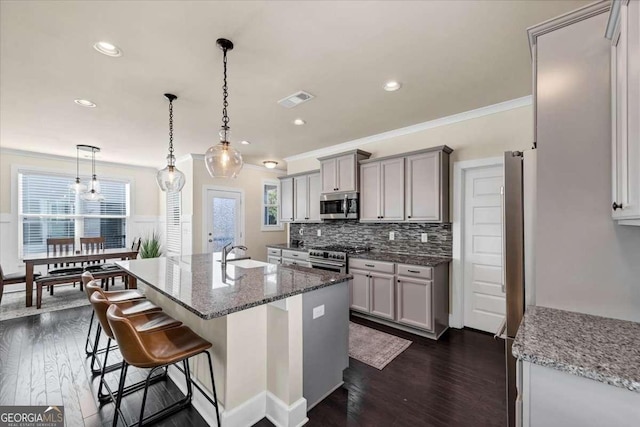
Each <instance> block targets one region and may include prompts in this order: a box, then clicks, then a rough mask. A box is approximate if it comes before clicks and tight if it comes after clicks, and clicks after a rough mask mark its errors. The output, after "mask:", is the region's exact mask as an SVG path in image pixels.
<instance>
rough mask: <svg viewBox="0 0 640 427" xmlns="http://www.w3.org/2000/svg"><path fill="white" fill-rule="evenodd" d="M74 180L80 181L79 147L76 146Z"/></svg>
mask: <svg viewBox="0 0 640 427" xmlns="http://www.w3.org/2000/svg"><path fill="white" fill-rule="evenodd" d="M76 178H78V179H80V147H78V146H77V145H76Z"/></svg>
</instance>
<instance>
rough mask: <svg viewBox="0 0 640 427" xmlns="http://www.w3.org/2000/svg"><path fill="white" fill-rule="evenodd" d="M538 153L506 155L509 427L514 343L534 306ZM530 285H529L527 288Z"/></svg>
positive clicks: (514, 403)
mask: <svg viewBox="0 0 640 427" xmlns="http://www.w3.org/2000/svg"><path fill="white" fill-rule="evenodd" d="M535 174H536V152H535V150H527V151H525V152H521V151H507V152H506V153H505V155H504V187H503V266H504V269H503V274H504V278H503V286H504V288H505V292H506V316H505V322H504V324H503V326H502V327H501V330H500V331H498V335H500V336H501V337H502V338H503V339H504V341H505V359H506V373H507V384H506V385H507V408H508V409H507V425H509V426H515V425H516V418H518V417H519V412H520V405H519V403H520V401H519V400H518V391H517V363H516V359H515V357H513V355H512V354H511V347H512V346H513V340H514V339H515V337H516V333H517V332H518V326H519V325H520V322H521V320H522V317H523V315H524V309H525V305H528V304H533V303H534V301H533V271H534V269H533V266H532V262H533V260H532V255H533V245H534V243H535V242H534V237H535V236H534V233H533V228H534V224H535ZM525 284H526V285H525Z"/></svg>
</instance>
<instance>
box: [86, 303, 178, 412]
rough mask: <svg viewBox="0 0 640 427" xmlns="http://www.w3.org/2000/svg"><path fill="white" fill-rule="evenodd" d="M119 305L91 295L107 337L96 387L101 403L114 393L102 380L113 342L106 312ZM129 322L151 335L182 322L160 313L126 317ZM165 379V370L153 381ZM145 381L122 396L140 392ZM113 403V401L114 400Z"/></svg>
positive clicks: (118, 365)
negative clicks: (104, 390) (98, 381)
mask: <svg viewBox="0 0 640 427" xmlns="http://www.w3.org/2000/svg"><path fill="white" fill-rule="evenodd" d="M119 304H121V303H114V302H112V301H109V300H108V299H107V298H105V296H104V295H102V294H101V293H99V292H94V293H93V295H91V305H92V306H93V311H94V312H95V314H96V316H97V317H98V321H99V323H100V326H101V327H102V330H103V331H104V333H105V335H106V336H107V347H106V351H105V354H104V361H103V363H102V369H101V372H100V385H99V387H98V399H99V400H100V401H101V402H106V401H110V400H114V393H113V392H112V391H111V389H110V388H109V385H108V384H107V383H106V381H105V380H104V375H105V374H106V373H107V372H109V367H108V366H107V364H108V360H109V350H110V349H111V341H112V340H113V332H112V330H111V327H110V326H109V322H108V321H107V310H108V309H109V307H111V306H112V305H119ZM128 319H129V321H130V322H131V324H132V325H133V327H134V328H135V330H136V331H137V332H138V333H152V332H157V331H162V330H165V329H170V328H175V327H178V326H180V325H182V322H179V321H178V320H176V319H174V318H173V317H171V316H168V315H166V314H165V313H164V312H162V311H155V312H149V313H144V314H137V315H132V316H129V317H128ZM115 366H117V367H120V366H121V365H120V364H115ZM163 378H166V370H165V372H164V373H163V374H162V375H160V376H157V377H156V378H155V380H156V381H157V380H158V379H163ZM145 383H146V382H145V381H141V382H139V383H137V384H133V385H131V386H129V387H127V388H126V390H124V391H122V393H124V395H126V394H129V393H132V392H134V391H137V390H140V389H141V388H143V387H144V386H145ZM103 386H104V387H105V388H106V389H107V394H103V393H102V387H103ZM115 395H117V393H116V394H115ZM114 401H115V400H114Z"/></svg>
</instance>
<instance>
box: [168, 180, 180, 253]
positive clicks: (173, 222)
mask: <svg viewBox="0 0 640 427" xmlns="http://www.w3.org/2000/svg"><path fill="white" fill-rule="evenodd" d="M166 194H167V255H180V254H181V247H182V230H181V229H180V192H176V191H171V192H167V193H166Z"/></svg>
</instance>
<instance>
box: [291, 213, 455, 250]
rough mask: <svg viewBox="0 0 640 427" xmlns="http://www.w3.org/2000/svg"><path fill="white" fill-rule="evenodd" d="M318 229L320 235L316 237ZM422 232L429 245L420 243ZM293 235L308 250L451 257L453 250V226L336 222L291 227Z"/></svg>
mask: <svg viewBox="0 0 640 427" xmlns="http://www.w3.org/2000/svg"><path fill="white" fill-rule="evenodd" d="M318 230H320V234H321V236H318V235H317V232H318ZM301 231H302V234H300V232H301ZM390 231H393V232H394V234H395V236H394V240H389V232H390ZM421 233H427V236H428V242H426V243H422V242H421V241H420V237H421ZM290 234H291V239H297V240H303V241H304V245H305V246H306V247H312V246H327V245H335V244H342V245H361V246H369V247H370V248H371V249H372V250H374V251H382V252H397V253H409V254H416V255H432V256H448V257H450V256H451V250H452V235H451V224H424V223H360V222H357V221H351V220H334V221H326V222H323V223H319V224H290Z"/></svg>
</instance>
